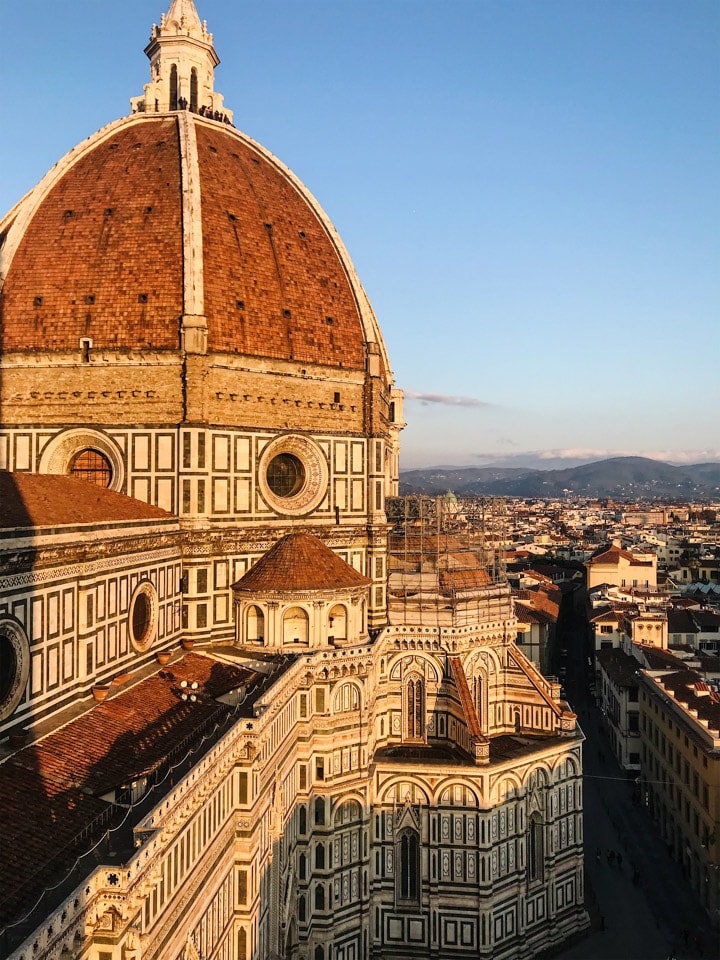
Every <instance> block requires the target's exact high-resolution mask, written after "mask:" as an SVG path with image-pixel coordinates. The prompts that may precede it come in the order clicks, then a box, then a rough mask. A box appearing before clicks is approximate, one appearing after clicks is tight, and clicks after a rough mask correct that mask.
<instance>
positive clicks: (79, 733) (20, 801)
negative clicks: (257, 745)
mask: <svg viewBox="0 0 720 960" xmlns="http://www.w3.org/2000/svg"><path fill="white" fill-rule="evenodd" d="M251 676H252V673H251V671H249V670H245V669H243V668H241V667H236V666H232V665H228V664H224V663H220V662H218V661H216V660H213V659H211V658H210V657H206V656H203V655H199V654H187V655H186V656H185V657H183V659H182V660H179V661H177V662H176V663H173V665H172V667H171V668H169V669H168V670H163V671H159V672H157V673H155V674H153V675H152V676H150V677H148V678H146V679H145V680H143V681H141V682H140V683H138V684H136V685H135V686H134V687H131V688H130V689H128V690H126V691H123V692H120V693H118V694H116V695H115V696H112V697H111V698H109V699H107V700H105V701H104V702H102V703H99V704H97V705H96V706H94V707H93V708H92V709H91V710H90V711H88V712H87V713H85V714H83V715H82V716H80V717H78V718H77V719H75V720H73V721H71V722H70V723H68V724H67V725H65V726H63V727H61V728H60V729H59V730H56V731H55V732H53V733H51V734H49V735H48V736H47V737H44V738H43V739H42V740H39V741H38V742H37V743H35V744H31V745H30V746H27V747H25V748H24V749H22V750H20V751H18V752H17V753H15V754H12V755H11V756H10V757H8V758H7V759H6V760H5V762H3V763H0V835H2V836H4V837H9V836H12V838H13V842H12V843H11V844H3V855H2V857H0V921H2V920H3V919H7V918H9V917H10V918H12V917H13V916H14V915H15V914H16V913H17V911H18V910H21V909H22V908H23V906H27V904H28V903H31V902H33V901H34V899H36V897H37V893H38V892H39V891H40V890H42V888H43V887H44V886H49V885H50V884H51V883H52V882H53V879H57V874H58V872H59V874H60V876H63V875H64V873H65V872H66V871H67V870H68V869H69V867H70V866H72V864H73V862H74V860H75V858H76V857H77V856H78V855H79V853H81V852H82V849H80V848H76V847H75V846H73V842H74V841H75V840H76V838H77V837H78V835H79V834H81V833H82V832H83V831H84V830H86V828H87V827H88V825H89V824H91V823H92V821H93V820H94V819H95V818H97V817H99V816H101V815H102V814H104V813H106V812H107V811H108V810H109V804H108V803H107V802H106V801H104V800H103V799H102V797H103V796H104V795H108V794H110V793H111V792H113V791H114V790H116V789H117V788H119V787H121V786H125V785H129V784H130V783H131V782H132V781H133V780H135V779H137V778H138V777H140V776H141V775H143V774H145V773H148V772H151V771H152V770H154V769H156V768H157V767H159V766H160V765H161V764H162V763H163V762H164V761H166V760H167V759H168V757H169V756H171V755H172V754H173V751H174V750H177V748H179V747H181V746H182V745H183V744H184V743H186V742H188V741H189V740H190V739H191V738H194V737H196V736H197V731H198V729H199V728H201V727H202V724H203V723H204V722H210V721H212V719H213V718H214V717H217V716H224V715H226V714H227V713H228V711H229V709H230V708H228V707H226V706H225V705H224V704H222V703H218V702H217V701H216V700H215V699H214V698H215V697H217V696H220V695H222V694H223V693H226V692H228V691H229V690H231V689H233V688H235V687H238V686H240V685H241V684H242V683H243V682H244V681H245V680H246V679H248V678H250V677H251ZM182 680H187V681H188V682H193V681H196V682H197V683H198V693H199V694H200V696H199V698H198V700H197V701H196V702H194V703H192V702H190V701H183V700H182V699H181V694H182V692H184V688H182V687H181V686H180V684H181V681H182ZM185 689H186V688H185ZM89 845H90V843H89V842H88V843H86V847H89Z"/></svg>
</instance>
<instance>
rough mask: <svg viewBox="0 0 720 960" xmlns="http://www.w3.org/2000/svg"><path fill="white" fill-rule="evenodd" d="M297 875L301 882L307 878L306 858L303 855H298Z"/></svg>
mask: <svg viewBox="0 0 720 960" xmlns="http://www.w3.org/2000/svg"><path fill="white" fill-rule="evenodd" d="M298 875H299V877H300V879H301V880H304V879H305V878H306V877H307V857H306V856H305V854H304V853H301V854H300V861H299V863H298Z"/></svg>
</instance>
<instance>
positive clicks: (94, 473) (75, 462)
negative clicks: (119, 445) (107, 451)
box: [69, 448, 113, 487]
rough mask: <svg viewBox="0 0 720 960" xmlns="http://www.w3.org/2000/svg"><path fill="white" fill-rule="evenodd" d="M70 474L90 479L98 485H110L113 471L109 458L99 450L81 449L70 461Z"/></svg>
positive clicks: (81, 478) (82, 478)
mask: <svg viewBox="0 0 720 960" xmlns="http://www.w3.org/2000/svg"><path fill="white" fill-rule="evenodd" d="M69 472H70V476H72V477H78V478H79V479H80V480H89V481H90V483H94V484H96V485H97V486H98V487H109V486H110V484H111V483H112V478H113V472H112V466H111V464H110V461H109V460H108V458H107V457H106V456H105V455H104V454H102V453H100V451H99V450H91V449H89V448H86V449H85V450H80V451H79V453H76V454H75V456H74V457H73V458H72V460H71V461H70V471H69Z"/></svg>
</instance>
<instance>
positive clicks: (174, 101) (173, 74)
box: [170, 63, 178, 110]
mask: <svg viewBox="0 0 720 960" xmlns="http://www.w3.org/2000/svg"><path fill="white" fill-rule="evenodd" d="M177 108H178V69H177V64H176V63H174V64H173V65H172V66H171V67H170V109H171V110H177Z"/></svg>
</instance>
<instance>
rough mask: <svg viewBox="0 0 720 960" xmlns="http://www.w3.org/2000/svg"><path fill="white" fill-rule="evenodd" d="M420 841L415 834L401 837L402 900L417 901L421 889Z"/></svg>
mask: <svg viewBox="0 0 720 960" xmlns="http://www.w3.org/2000/svg"><path fill="white" fill-rule="evenodd" d="M419 879H420V841H419V839H418V835H417V834H416V833H415V832H411V831H407V832H406V833H403V834H402V836H401V837H400V898H401V899H402V900H417V899H418V893H419V889H420V883H419Z"/></svg>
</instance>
